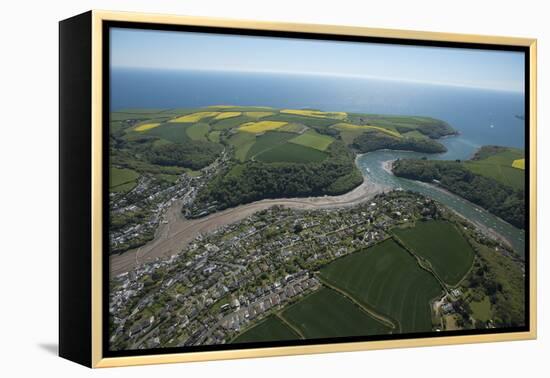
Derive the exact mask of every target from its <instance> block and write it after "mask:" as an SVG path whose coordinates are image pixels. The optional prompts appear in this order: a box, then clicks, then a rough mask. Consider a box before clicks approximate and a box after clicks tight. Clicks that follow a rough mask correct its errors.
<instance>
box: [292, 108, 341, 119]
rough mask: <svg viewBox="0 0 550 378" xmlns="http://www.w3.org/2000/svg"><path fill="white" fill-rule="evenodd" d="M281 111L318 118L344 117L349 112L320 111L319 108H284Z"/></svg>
mask: <svg viewBox="0 0 550 378" xmlns="http://www.w3.org/2000/svg"><path fill="white" fill-rule="evenodd" d="M281 113H286V114H296V115H302V116H308V117H318V118H335V119H344V118H346V117H347V114H346V113H345V112H320V111H317V110H297V109H283V110H281Z"/></svg>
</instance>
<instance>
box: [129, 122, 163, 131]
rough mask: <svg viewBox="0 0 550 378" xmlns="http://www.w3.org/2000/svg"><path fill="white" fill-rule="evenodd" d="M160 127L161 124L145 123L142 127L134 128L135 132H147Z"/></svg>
mask: <svg viewBox="0 0 550 378" xmlns="http://www.w3.org/2000/svg"><path fill="white" fill-rule="evenodd" d="M158 125H160V123H144V124H142V125H139V126H136V127H135V128H134V130H135V131H147V130H151V129H154V128H155V127H157V126H158Z"/></svg>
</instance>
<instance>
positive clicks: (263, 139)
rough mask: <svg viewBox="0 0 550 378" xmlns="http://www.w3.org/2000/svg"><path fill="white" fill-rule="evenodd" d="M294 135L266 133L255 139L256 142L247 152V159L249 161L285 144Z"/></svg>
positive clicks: (275, 132)
mask: <svg viewBox="0 0 550 378" xmlns="http://www.w3.org/2000/svg"><path fill="white" fill-rule="evenodd" d="M295 135H296V134H292V133H280V132H277V131H268V132H266V133H264V134H263V135H259V136H257V137H256V141H255V142H254V144H253V145H252V146H251V147H250V149H249V150H248V153H247V154H246V158H247V159H251V158H253V157H255V156H257V155H259V154H261V153H262V152H265V151H268V150H270V149H272V148H275V147H277V146H279V145H281V144H284V143H286V141H287V140H289V139H292V138H293V137H295Z"/></svg>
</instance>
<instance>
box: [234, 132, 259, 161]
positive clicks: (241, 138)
mask: <svg viewBox="0 0 550 378" xmlns="http://www.w3.org/2000/svg"><path fill="white" fill-rule="evenodd" d="M255 142H256V136H255V135H254V134H251V133H235V134H234V135H233V136H232V137H231V138H229V144H231V145H232V146H233V147H235V157H236V158H237V159H238V160H239V161H245V160H246V156H247V154H248V150H249V149H250V147H252V145H253V144H254V143H255Z"/></svg>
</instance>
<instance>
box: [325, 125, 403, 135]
mask: <svg viewBox="0 0 550 378" xmlns="http://www.w3.org/2000/svg"><path fill="white" fill-rule="evenodd" d="M331 127H332V128H335V129H337V130H340V131H359V132H363V131H371V130H374V131H381V132H383V133H386V134H388V135H391V136H393V137H396V138H401V134H400V133H399V132H397V131H395V130H392V129H391V128H387V127H380V126H371V125H354V124H351V123H337V124H335V125H333V126H331Z"/></svg>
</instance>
